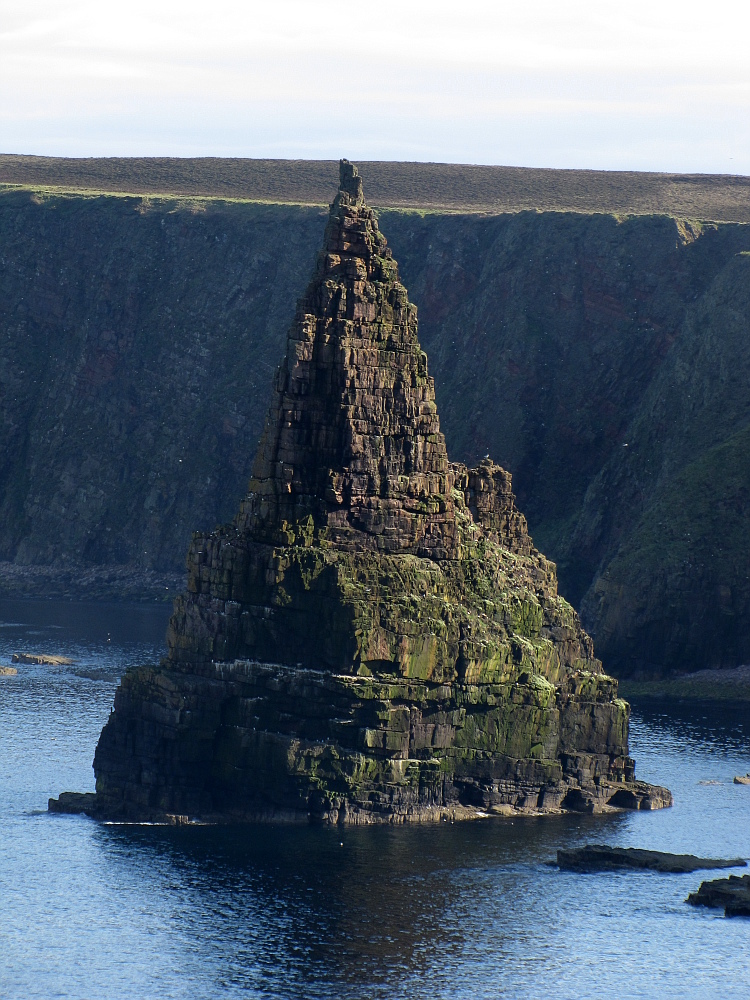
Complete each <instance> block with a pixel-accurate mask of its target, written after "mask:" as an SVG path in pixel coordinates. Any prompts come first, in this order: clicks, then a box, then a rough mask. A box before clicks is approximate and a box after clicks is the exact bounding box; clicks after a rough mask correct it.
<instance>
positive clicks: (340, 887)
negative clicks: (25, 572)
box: [0, 600, 750, 1000]
mask: <svg viewBox="0 0 750 1000" xmlns="http://www.w3.org/2000/svg"><path fill="white" fill-rule="evenodd" d="M168 615H169V608H168V607H167V606H144V605H132V606H129V605H123V604H99V603H93V602H92V603H85V602H70V601H32V600H23V601H21V600H18V601H13V600H3V601H0V663H3V664H9V663H10V660H11V656H12V654H13V653H15V652H32V653H47V654H62V655H65V656H68V657H70V658H71V659H73V660H74V661H75V662H74V663H72V664H70V665H62V666H35V665H24V664H18V665H17V666H18V675H17V676H15V677H0V998H2V1000H16V998H18V1000H32V998H43V1000H53V998H63V997H64V998H76V1000H79V998H80V1000H100V998H101V1000H105V998H106V1000H131V998H132V1000H150V998H154V1000H169V998H180V1000H182V998H185V1000H187V998H189V1000H212V998H230V997H231V998H235V997H237V998H250V997H264V998H265V997H269V998H270V997H274V998H275V997H278V998H294V1000H298V998H299V1000H317V998H321V1000H323V998H325V1000H328V998H331V1000H333V998H335V1000H345V998H350V997H351V998H367V1000H376V998H383V1000H386V998H387V1000H394V998H400V997H404V998H426V1000H438V998H450V1000H463V998H493V1000H495V998H499V997H500V998H502V997H507V998H513V1000H523V998H539V1000H547V998H563V1000H565V998H570V1000H586V998H609V997H612V998H618V1000H627V998H631V997H633V998H635V997H638V998H640V997H643V998H648V1000H654V998H657V997H658V998H672V997H674V998H680V1000H686V998H696V1000H698V998H700V1000H709V998H722V1000H733V998H737V1000H747V998H748V997H750V919H746V918H734V919H729V918H725V917H724V915H723V913H722V911H720V910H709V909H704V908H694V907H692V906H689V905H687V904H686V902H685V898H686V896H687V895H688V893H689V892H691V891H693V890H695V889H697V888H698V886H699V884H700V882H701V881H702V880H703V879H704V878H705V879H708V878H713V877H718V876H721V875H724V874H730V873H729V872H726V873H723V872H713V873H712V872H708V873H702V872H696V873H693V874H689V875H661V874H656V873H654V872H622V873H614V874H612V873H609V874H592V875H577V874H572V873H569V872H562V871H559V870H558V869H557V868H556V867H555V865H554V860H555V857H556V852H557V850H558V848H561V847H562V848H564V847H574V846H578V845H583V844H587V843H595V844H613V845H622V846H628V847H645V848H654V849H657V850H662V851H673V852H681V853H692V854H698V855H704V856H711V857H732V858H736V857H740V858H741V857H745V858H750V787H748V786H743V785H735V784H734V783H733V778H734V776H735V775H736V774H745V773H747V772H749V771H750V709H749V708H748V706H747V705H741V704H725V705H721V706H716V705H714V706H712V705H708V704H707V705H691V704H687V703H682V704H673V705H665V704H660V705H656V706H655V705H653V704H652V705H651V706H650V707H647V706H646V705H645V704H644V705H638V704H636V705H634V707H633V716H632V726H631V753H632V754H633V756H634V757H635V758H636V760H637V772H636V773H637V775H638V776H639V777H641V778H643V779H645V780H648V781H651V782H655V783H657V784H663V785H667V786H668V787H669V788H671V789H672V791H673V793H674V800H675V803H674V807H673V808H672V809H668V810H663V811H660V812H654V813H622V814H617V815H610V816H585V815H577V814H571V815H565V816H559V817H554V816H553V817H544V818H520V817H518V818H513V819H510V818H499V817H498V818H492V819H485V820H477V821H473V822H468V823H456V824H451V823H441V824H437V825H429V826H400V827H383V828H370V829H350V828H336V829H329V828H326V827H321V826H306V825H301V826H248V827H237V828H212V827H200V826H195V827H183V828H168V827H161V826H115V825H103V824H101V823H97V822H94V821H93V820H91V819H88V818H87V817H84V816H63V815H55V814H50V813H48V812H47V800H48V798H49V797H50V796H52V795H57V794H59V792H61V791H65V790H75V791H92V790H93V788H94V775H93V771H92V766H91V765H92V760H93V756H94V748H95V746H96V742H97V739H98V736H99V732H100V730H101V728H102V726H103V725H104V723H105V722H106V721H107V717H108V715H109V712H110V711H111V708H112V702H113V696H114V692H115V688H116V685H117V683H118V678H119V676H120V674H121V673H122V671H123V670H124V669H125V668H126V667H127V666H129V665H131V664H137V663H150V662H157V661H158V659H159V658H160V657H161V655H163V653H164V650H165V644H164V633H165V628H166V624H167V618H168ZM734 872H735V873H736V874H742V869H735V870H734Z"/></svg>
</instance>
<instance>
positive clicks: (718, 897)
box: [687, 875, 750, 917]
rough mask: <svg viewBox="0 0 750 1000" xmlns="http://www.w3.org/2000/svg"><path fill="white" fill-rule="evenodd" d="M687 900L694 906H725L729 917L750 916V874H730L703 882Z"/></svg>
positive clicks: (725, 912)
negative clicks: (727, 876) (726, 876)
mask: <svg viewBox="0 0 750 1000" xmlns="http://www.w3.org/2000/svg"><path fill="white" fill-rule="evenodd" d="M687 902H688V903H690V904H691V905H692V906H715V907H724V915H725V916H727V917H750V875H730V876H729V878H717V879H714V880H713V881H712V882H701V885H700V888H699V889H698V891H697V892H691V893H690V895H689V896H688V898H687Z"/></svg>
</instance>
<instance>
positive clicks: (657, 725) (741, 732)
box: [631, 698, 750, 754]
mask: <svg viewBox="0 0 750 1000" xmlns="http://www.w3.org/2000/svg"><path fill="white" fill-rule="evenodd" d="M631 706H632V710H633V723H634V725H635V726H636V727H639V726H641V725H643V726H644V727H645V729H646V730H648V731H650V732H653V733H657V732H658V733H662V734H668V735H669V736H670V737H671V738H672V739H673V740H675V741H677V742H681V743H686V744H697V745H699V746H701V747H702V748H703V749H704V751H708V752H713V753H719V754H725V753H727V752H733V751H735V752H739V753H744V752H747V751H748V750H750V703H748V702H741V701H738V702H730V701H726V702H724V701H705V702H697V701H687V700H686V701H673V700H668V699H664V700H662V699H650V698H644V699H642V700H641V699H637V698H633V699H631Z"/></svg>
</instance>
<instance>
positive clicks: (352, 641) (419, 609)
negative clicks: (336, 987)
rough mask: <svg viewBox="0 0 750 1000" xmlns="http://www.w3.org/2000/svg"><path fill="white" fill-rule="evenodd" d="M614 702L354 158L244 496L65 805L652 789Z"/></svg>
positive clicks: (365, 800)
mask: <svg viewBox="0 0 750 1000" xmlns="http://www.w3.org/2000/svg"><path fill="white" fill-rule="evenodd" d="M628 715H629V708H628V705H627V703H626V702H624V701H622V700H620V699H619V698H618V697H617V682H616V681H615V680H614V679H613V678H611V677H608V676H607V675H606V674H604V673H603V671H602V667H601V664H600V662H599V661H598V660H597V659H595V657H594V650H593V645H592V642H591V639H590V638H589V636H588V635H587V634H586V633H585V632H584V631H583V629H582V627H581V624H580V621H579V619H578V616H577V615H576V613H575V611H574V610H573V608H572V607H571V606H570V605H569V604H567V603H566V601H565V600H563V599H562V598H561V597H560V596H559V595H558V593H557V579H556V571H555V566H554V564H553V563H551V562H549V561H548V560H547V559H545V557H544V556H543V555H542V554H541V553H540V552H538V551H537V550H536V549H535V548H534V546H533V543H532V540H531V538H530V537H529V534H528V531H527V526H526V521H525V518H524V517H523V515H522V514H521V513H520V512H519V511H518V510H517V509H516V506H515V499H514V496H513V493H512V492H511V477H510V475H509V474H508V473H507V472H506V471H505V470H504V469H502V468H500V467H499V466H498V465H496V464H495V463H494V462H492V461H490V460H489V459H485V460H484V461H483V462H482V463H481V464H480V465H479V467H478V468H475V469H468V468H467V467H466V466H464V465H461V464H459V463H455V462H450V461H449V459H448V455H447V452H446V447H445V439H444V437H443V435H442V434H441V433H440V426H439V420H438V414H437V408H436V405H435V391H434V384H433V380H432V379H431V378H430V376H429V375H428V370H427V357H426V355H425V353H424V352H423V351H422V350H421V348H420V346H419V340H418V337H417V310H416V307H415V306H414V305H412V304H411V303H410V302H409V299H408V296H407V291H406V288H404V286H403V285H402V284H401V282H400V280H399V275H398V268H397V265H396V262H395V261H394V259H393V256H392V254H391V251H390V249H389V248H388V246H387V244H386V240H385V238H384V237H383V235H382V234H381V232H380V230H379V228H378V223H377V219H376V217H375V214H374V212H373V210H372V209H371V208H368V206H367V205H366V203H365V200H364V197H363V192H362V181H361V179H360V177H359V176H358V173H357V169H356V167H354V166H353V165H352V164H350V163H348V162H347V161H346V160H342V161H341V166H340V188H339V191H338V194H337V196H336V199H335V201H334V202H333V205H332V206H331V210H330V217H329V220H328V225H327V228H326V232H325V238H324V246H323V249H322V251H321V252H320V254H319V256H318V261H317V266H316V269H315V273H314V274H313V277H312V280H311V282H310V284H309V286H308V288H307V291H306V293H305V295H304V296H303V298H302V299H301V300H300V302H299V305H298V307H297V312H296V316H295V319H294V322H293V324H292V327H291V329H290V331H289V336H288V341H287V351H286V357H285V358H284V360H283V362H282V364H281V367H280V368H279V370H278V373H277V375H276V379H275V383H274V388H273V393H272V400H271V406H270V410H269V413H268V418H267V421H266V426H265V430H264V433H263V436H262V439H261V442H260V446H259V448H258V453H257V457H256V459H255V465H254V471H253V477H252V479H251V482H250V485H249V492H248V494H247V496H246V497H245V499H244V500H243V501H242V503H241V505H240V509H239V513H238V514H237V516H236V517H235V519H234V521H232V523H231V524H228V525H225V526H224V527H221V528H218V529H217V530H216V531H213V532H211V533H210V534H196V535H194V537H193V541H192V544H191V546H190V550H189V553H188V584H187V591H186V593H185V594H183V595H182V596H181V597H179V598H178V599H177V601H176V602H175V608H174V615H173V617H172V619H171V622H170V626H169V631H168V654H167V656H166V657H165V659H164V660H163V661H162V662H161V664H160V665H159V666H158V667H155V666H143V667H138V668H136V669H132V670H129V671H128V672H127V673H126V674H125V675H124V677H123V679H122V682H121V684H120V686H119V688H118V690H117V693H116V696H115V707H114V711H113V712H112V714H111V716H110V718H109V721H108V722H107V724H106V726H105V727H104V729H103V731H102V734H101V738H100V740H99V745H98V747H97V749H96V757H95V760H94V770H95V773H96V796H95V800H94V806H92V807H91V808H90V809H88V810H87V811H91V812H93V813H94V814H95V815H97V816H100V817H102V818H108V819H113V820H118V819H120V820H135V821H140V820H156V821H158V820H166V821H172V822H182V821H185V820H189V821H192V820H199V821H206V822H235V821H248V820H257V819H281V820H283V819H301V820H307V819H312V820H323V821H326V822H329V823H377V822H402V821H410V820H416V821H421V820H437V819H441V818H463V817H469V816H476V815H478V814H481V813H483V812H492V811H494V812H498V813H502V812H511V811H514V810H518V811H532V812H553V811H560V810H561V809H576V810H586V811H590V812H596V811H601V810H606V809H609V808H616V807H620V808H641V809H652V808H659V807H661V806H665V805H670V804H671V796H670V794H669V792H668V791H667V790H666V789H663V788H656V787H654V786H650V785H646V784H644V783H643V782H636V781H635V780H634V763H633V760H632V759H631V758H630V757H629V756H628Z"/></svg>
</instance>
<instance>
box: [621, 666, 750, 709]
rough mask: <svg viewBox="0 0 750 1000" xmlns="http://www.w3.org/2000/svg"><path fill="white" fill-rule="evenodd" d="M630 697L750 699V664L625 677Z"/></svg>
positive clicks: (647, 698) (625, 684) (676, 699)
mask: <svg viewBox="0 0 750 1000" xmlns="http://www.w3.org/2000/svg"><path fill="white" fill-rule="evenodd" d="M620 686H621V689H622V691H623V694H624V695H625V696H626V697H628V698H633V699H639V700H641V699H642V700H652V701H664V700H670V701H701V702H702V701H743V702H745V701H750V666H747V665H741V666H738V667H733V668H723V669H718V668H717V669H711V670H697V671H694V672H693V673H689V674H682V675H680V676H677V677H669V678H664V679H660V680H630V679H627V680H623V681H621V685H620Z"/></svg>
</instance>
